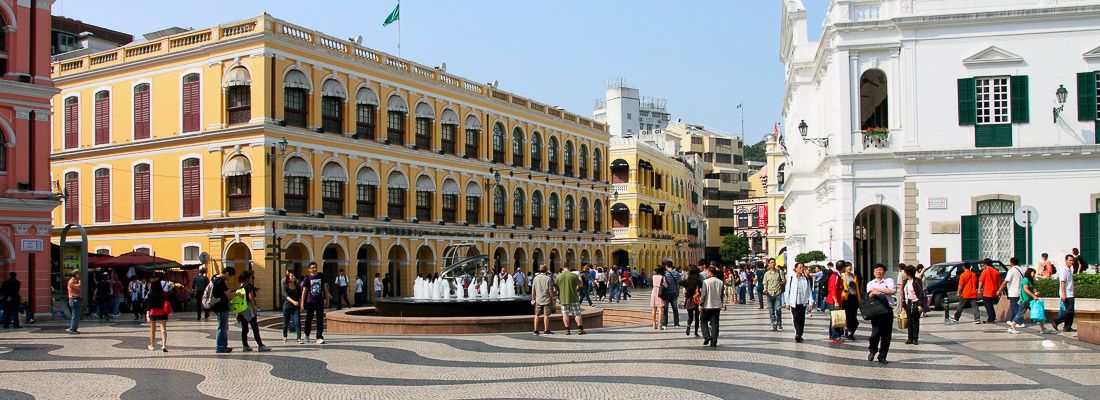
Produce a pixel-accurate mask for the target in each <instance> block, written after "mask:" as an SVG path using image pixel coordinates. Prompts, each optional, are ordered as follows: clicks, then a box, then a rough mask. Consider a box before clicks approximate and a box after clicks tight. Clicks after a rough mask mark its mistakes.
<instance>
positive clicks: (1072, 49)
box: [767, 0, 1100, 274]
mask: <svg viewBox="0 0 1100 400" xmlns="http://www.w3.org/2000/svg"><path fill="white" fill-rule="evenodd" d="M823 29H824V31H823V33H822V35H821V37H820V39H819V40H818V41H817V42H809V40H808V37H807V23H806V11H805V8H804V7H803V4H802V2H801V1H800V0H784V1H783V13H782V30H781V37H780V43H781V44H780V59H781V60H782V62H783V63H784V65H785V67H786V79H787V86H786V93H785V97H784V104H783V112H782V115H783V120H784V129H783V135H784V144H785V147H786V150H787V152H788V154H789V157H788V160H789V161H788V162H787V163H786V165H785V166H784V167H785V171H784V173H785V177H784V178H785V186H786V191H785V193H786V197H785V199H784V202H783V205H784V206H785V208H786V211H787V227H788V229H787V232H788V233H787V235H786V242H787V246H788V249H789V254H791V255H796V254H798V253H801V252H806V251H810V250H821V251H824V252H825V253H826V254H827V255H828V256H829V257H830V258H831V259H845V260H854V261H855V262H856V264H857V271H859V272H861V273H865V274H866V273H869V267H870V265H873V264H874V263H879V262H881V263H884V264H887V265H890V264H896V263H897V262H905V263H913V264H915V263H924V264H928V263H930V262H934V261H945V260H946V261H952V260H961V259H964V258H965V259H967V260H969V259H972V258H985V257H990V258H995V259H1002V260H1003V261H1005V263H1006V264H1007V261H1008V260H1007V257H1011V256H1013V255H1022V254H1023V252H1024V251H1025V250H1024V246H1023V243H1024V241H1025V238H1024V237H1020V238H1017V237H1016V236H1015V235H1016V234H1017V233H1018V232H1023V231H1022V230H1018V229H1016V228H1015V227H1014V226H1012V225H1011V221H1008V220H1006V219H1005V218H1006V216H1005V214H987V212H991V210H993V211H1000V212H1011V211H1013V210H1019V209H1020V208H1021V207H1022V206H1032V207H1035V209H1036V210H1037V212H1038V217H1039V222H1038V223H1037V224H1036V225H1035V227H1034V229H1033V230H1032V235H1031V238H1032V243H1033V244H1032V246H1031V249H1032V253H1031V254H1032V255H1031V257H1030V259H1031V260H1032V261H1035V260H1038V259H1039V257H1038V255H1037V254H1038V253H1042V252H1047V253H1050V254H1051V258H1052V259H1054V260H1057V261H1058V262H1060V260H1061V259H1062V257H1063V256H1064V254H1066V253H1067V252H1069V251H1070V249H1071V248H1079V247H1083V243H1081V240H1082V236H1083V235H1082V232H1081V230H1080V226H1079V220H1082V219H1083V217H1081V214H1082V213H1095V212H1096V211H1097V210H1096V207H1097V198H1098V197H1100V145H1097V144H1096V143H1098V141H1097V133H1096V128H1097V126H1098V124H1097V122H1096V110H1095V109H1093V110H1092V111H1091V114H1090V113H1089V112H1088V111H1087V107H1086V110H1085V111H1080V110H1078V103H1079V101H1080V99H1079V96H1078V95H1079V92H1082V90H1081V88H1079V84H1078V74H1081V73H1089V72H1094V71H1097V70H1100V1H1098V0H1057V1H1054V0H1048V1H1036V0H997V1H978V0H950V1H948V0H861V1H857V0H834V1H833V3H832V4H831V6H830V8H829V10H828V12H827V15H826V17H825V21H824V23H823ZM970 79H973V81H971V80H970ZM1092 79H1093V80H1092V82H1093V85H1094V86H1095V76H1093V78H1092ZM1000 83H1003V85H997V84H1000ZM989 84H993V85H994V86H993V87H992V88H990V86H989ZM1060 85H1063V86H1064V87H1065V89H1067V90H1068V101H1066V103H1065V104H1064V111H1062V112H1061V113H1060V115H1059V116H1058V118H1057V120H1056V121H1054V120H1053V109H1054V108H1055V107H1057V106H1059V103H1058V102H1057V101H1056V96H1055V92H1056V90H1058V88H1059V86H1060ZM1086 86H1087V85H1086ZM986 89H990V90H989V91H988V92H985V90H986ZM1092 91H1093V93H1091V94H1088V93H1086V94H1082V96H1084V97H1085V98H1087V97H1088V96H1093V97H1092V99H1093V105H1092V107H1093V108H1095V96H1097V93H1095V87H1092ZM1083 92H1087V90H1085V91H1083ZM969 96H975V97H969ZM984 96H988V97H989V100H988V101H985V97H984ZM987 104H988V105H989V107H986V105H987ZM1079 114H1080V115H1079ZM802 121H805V124H806V125H807V126H808V128H807V134H806V137H807V138H809V139H827V140H828V143H827V146H826V145H825V143H822V142H823V140H818V141H817V143H814V142H810V141H806V140H804V139H803V138H802V137H801V135H800V131H799V128H798V127H799V125H800V123H802ZM865 128H884V129H886V130H888V134H886V136H885V137H883V136H871V135H866V134H865V133H864V132H863V130H864V129H865ZM779 167H780V166H779V165H768V166H767V168H779ZM989 200H1002V201H1003V202H1001V203H998V202H995V201H994V202H987V201H989ZM979 203H981V204H979ZM979 205H981V207H982V210H979ZM1002 206H1007V207H1008V208H1004V207H1002ZM994 209H995V210H994ZM863 211H866V212H865V213H864V214H862V215H861V212H863ZM979 211H981V212H979ZM979 214H982V215H979ZM1085 236H1087V235H1085ZM1091 237H1092V238H1095V237H1096V236H1095V235H1093V236H1091ZM964 242H965V243H966V245H965V246H967V247H966V248H965V249H964ZM1084 245H1085V247H1087V243H1086V244H1084ZM1094 245H1095V244H1094ZM1093 248H1095V247H1093ZM964 252H965V254H964ZM1020 258H1021V263H1026V262H1027V260H1024V259H1023V258H1024V257H1020Z"/></svg>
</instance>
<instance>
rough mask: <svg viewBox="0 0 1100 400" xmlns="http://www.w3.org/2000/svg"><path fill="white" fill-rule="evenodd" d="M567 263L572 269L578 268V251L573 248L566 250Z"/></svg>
mask: <svg viewBox="0 0 1100 400" xmlns="http://www.w3.org/2000/svg"><path fill="white" fill-rule="evenodd" d="M565 265H566V266H568V267H569V268H570V269H577V252H575V251H573V249H566V250H565Z"/></svg>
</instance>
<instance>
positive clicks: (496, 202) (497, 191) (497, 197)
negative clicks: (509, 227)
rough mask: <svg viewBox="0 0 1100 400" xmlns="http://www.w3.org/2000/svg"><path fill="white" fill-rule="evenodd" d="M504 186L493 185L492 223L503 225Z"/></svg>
mask: <svg viewBox="0 0 1100 400" xmlns="http://www.w3.org/2000/svg"><path fill="white" fill-rule="evenodd" d="M505 197H506V195H505V193H504V187H503V186H501V185H496V186H493V224H495V225H498V226H502V225H504V205H505V204H506V203H507V201H508V200H507V199H506V198H505Z"/></svg>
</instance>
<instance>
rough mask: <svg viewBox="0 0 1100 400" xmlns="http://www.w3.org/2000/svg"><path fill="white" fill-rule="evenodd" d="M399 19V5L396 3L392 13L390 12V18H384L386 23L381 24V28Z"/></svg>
mask: <svg viewBox="0 0 1100 400" xmlns="http://www.w3.org/2000/svg"><path fill="white" fill-rule="evenodd" d="M399 19H401V3H397V7H394V8H393V11H392V12H390V16H388V17H386V22H383V23H382V26H383V27H386V26H389V25H390V24H392V23H394V21H397V20H399Z"/></svg>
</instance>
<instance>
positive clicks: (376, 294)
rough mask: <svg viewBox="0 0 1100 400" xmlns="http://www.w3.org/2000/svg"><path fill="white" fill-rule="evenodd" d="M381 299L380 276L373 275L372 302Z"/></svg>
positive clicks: (377, 274) (378, 274)
mask: <svg viewBox="0 0 1100 400" xmlns="http://www.w3.org/2000/svg"><path fill="white" fill-rule="evenodd" d="M381 298H382V274H380V273H377V272H375V273H374V301H378V299H381Z"/></svg>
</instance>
